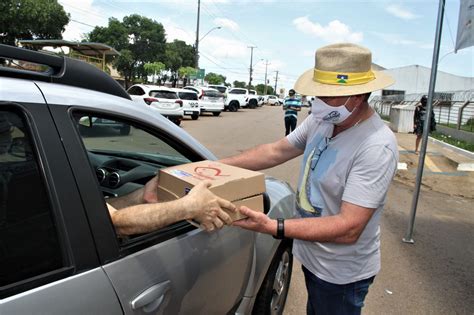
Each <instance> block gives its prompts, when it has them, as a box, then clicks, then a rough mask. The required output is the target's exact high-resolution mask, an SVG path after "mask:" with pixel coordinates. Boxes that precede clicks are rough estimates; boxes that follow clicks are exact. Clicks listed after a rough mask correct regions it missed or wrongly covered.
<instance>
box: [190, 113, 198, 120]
mask: <svg viewBox="0 0 474 315" xmlns="http://www.w3.org/2000/svg"><path fill="white" fill-rule="evenodd" d="M198 118H199V114H192V115H191V119H192V120H197V119H198Z"/></svg>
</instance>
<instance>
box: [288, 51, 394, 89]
mask: <svg viewBox="0 0 474 315" xmlns="http://www.w3.org/2000/svg"><path fill="white" fill-rule="evenodd" d="M371 66H372V53H371V52H370V50H368V49H367V48H365V47H362V46H359V45H355V44H349V43H341V44H334V45H328V46H325V47H322V48H319V49H318V50H316V57H315V65H314V68H312V69H310V70H308V71H306V72H304V73H303V74H302V75H301V76H300V77H299V78H298V80H297V81H296V83H295V90H296V91H297V92H298V93H300V94H304V95H314V96H347V95H357V94H365V93H369V92H373V91H377V90H380V89H383V88H385V87H387V86H390V85H392V84H393V83H395V81H394V80H393V79H392V78H391V77H390V76H388V75H387V74H385V73H383V72H379V71H372V69H371Z"/></svg>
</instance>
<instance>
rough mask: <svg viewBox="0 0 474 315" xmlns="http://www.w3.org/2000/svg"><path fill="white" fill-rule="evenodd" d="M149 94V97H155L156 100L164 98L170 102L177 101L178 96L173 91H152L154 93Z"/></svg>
mask: <svg viewBox="0 0 474 315" xmlns="http://www.w3.org/2000/svg"><path fill="white" fill-rule="evenodd" d="M149 94H150V96H151V97H156V98H166V99H170V100H176V99H178V95H177V94H176V92H173V91H164V90H154V91H150V93H149Z"/></svg>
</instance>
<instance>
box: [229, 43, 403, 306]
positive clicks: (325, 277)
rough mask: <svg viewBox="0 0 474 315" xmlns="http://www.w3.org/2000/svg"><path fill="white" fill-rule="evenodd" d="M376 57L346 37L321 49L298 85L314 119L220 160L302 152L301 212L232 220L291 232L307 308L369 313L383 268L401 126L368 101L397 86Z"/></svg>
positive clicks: (259, 162) (271, 162)
mask: <svg viewBox="0 0 474 315" xmlns="http://www.w3.org/2000/svg"><path fill="white" fill-rule="evenodd" d="M371 66H372V53H371V52H370V50H368V49H367V48H365V47H362V46H358V45H355V44H349V43H342V44H334V45H329V46H325V47H322V48H320V49H318V50H317V51H316V63H315V66H314V68H311V69H310V70H308V71H306V72H304V73H303V74H302V75H301V76H300V77H299V79H298V80H297V81H296V83H295V90H296V91H298V92H299V93H301V94H305V95H314V96H316V98H315V100H314V101H313V102H312V108H311V115H308V116H307V117H306V119H305V120H304V121H303V123H302V124H301V125H300V126H299V127H298V128H296V130H295V131H294V132H292V133H290V134H289V135H288V136H286V137H284V138H282V139H280V140H277V141H276V142H273V143H268V144H262V145H260V146H257V147H255V148H252V149H249V150H247V151H244V152H243V153H241V154H239V155H236V156H233V157H229V158H225V159H222V160H221V162H223V163H227V164H230V165H234V166H239V167H243V168H247V169H251V170H262V169H267V168H271V167H274V166H277V165H280V164H282V163H284V162H286V161H288V160H291V159H294V158H296V157H299V156H301V155H303V159H302V163H301V171H300V177H299V183H298V190H297V192H296V202H295V209H296V210H295V218H293V219H287V220H284V219H282V218H276V219H272V218H270V217H268V216H267V215H265V214H264V213H260V212H257V211H253V210H252V209H249V208H247V207H241V208H240V212H241V213H242V214H243V215H246V216H248V218H246V219H243V220H239V221H236V222H234V223H233V225H234V226H239V227H241V228H244V229H248V230H251V231H256V232H261V233H266V234H271V235H273V236H274V237H276V238H279V239H283V238H292V239H294V241H293V254H294V255H295V257H296V259H298V260H299V261H300V262H301V264H302V266H303V273H304V276H305V282H306V289H307V291H308V302H307V314H311V315H313V314H328V315H332V314H338V315H344V314H360V313H361V309H362V307H363V306H364V299H365V296H366V294H367V293H368V290H369V286H370V285H371V284H372V282H373V281H374V278H375V276H376V275H377V273H378V272H379V270H380V226H379V223H380V218H381V215H382V210H383V207H384V204H385V200H386V196H387V192H388V188H389V185H390V183H391V181H392V178H393V176H394V175H395V171H396V170H397V162H398V148H397V142H396V139H395V136H394V134H393V132H392V131H391V130H390V129H389V128H388V127H387V126H386V125H385V123H384V122H383V121H382V119H381V118H380V116H379V115H378V114H377V113H375V112H374V110H373V109H372V108H371V107H370V106H369V104H368V99H369V96H370V94H371V92H373V91H376V90H380V89H383V88H385V87H387V86H390V85H392V84H393V83H394V80H393V79H392V78H391V77H390V76H388V75H387V74H385V73H382V72H376V71H372V69H371Z"/></svg>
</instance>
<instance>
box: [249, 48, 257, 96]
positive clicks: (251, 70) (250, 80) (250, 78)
mask: <svg viewBox="0 0 474 315" xmlns="http://www.w3.org/2000/svg"><path fill="white" fill-rule="evenodd" d="M256 47H257V46H248V48H250V75H249V89H250V87H251V86H252V72H253V68H252V63H253V49H254V48H256Z"/></svg>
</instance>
